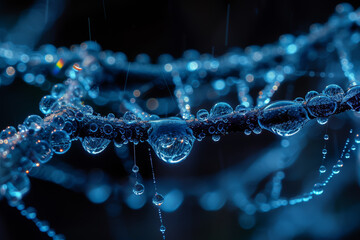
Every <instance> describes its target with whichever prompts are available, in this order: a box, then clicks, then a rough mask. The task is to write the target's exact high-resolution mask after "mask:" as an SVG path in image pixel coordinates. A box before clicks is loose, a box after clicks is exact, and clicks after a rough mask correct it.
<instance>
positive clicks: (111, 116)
mask: <svg viewBox="0 0 360 240" xmlns="http://www.w3.org/2000/svg"><path fill="white" fill-rule="evenodd" d="M107 118H108V119H109V120H114V119H115V114H113V113H109V114H108V115H107Z"/></svg>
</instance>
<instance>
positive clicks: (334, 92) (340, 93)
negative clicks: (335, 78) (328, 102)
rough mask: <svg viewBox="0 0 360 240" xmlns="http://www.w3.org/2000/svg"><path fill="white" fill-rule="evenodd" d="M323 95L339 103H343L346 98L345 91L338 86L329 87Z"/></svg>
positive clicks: (331, 85)
mask: <svg viewBox="0 0 360 240" xmlns="http://www.w3.org/2000/svg"><path fill="white" fill-rule="evenodd" d="M323 93H324V94H325V95H327V96H329V97H330V98H332V99H334V100H335V101H337V102H339V101H341V100H342V99H343V97H344V90H343V89H342V88H341V87H340V86H339V85H336V84H330V85H328V86H327V87H326V88H325V89H324V91H323Z"/></svg>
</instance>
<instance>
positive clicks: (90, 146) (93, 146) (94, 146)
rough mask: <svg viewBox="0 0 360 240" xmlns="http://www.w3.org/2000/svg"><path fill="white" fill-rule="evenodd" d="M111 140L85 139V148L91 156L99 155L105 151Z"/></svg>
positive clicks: (83, 142)
mask: <svg viewBox="0 0 360 240" xmlns="http://www.w3.org/2000/svg"><path fill="white" fill-rule="evenodd" d="M109 143H110V140H109V139H106V138H96V137H85V138H84V139H83V140H82V145H83V148H84V149H85V150H86V151H87V152H88V153H91V154H98V153H101V152H102V151H104V150H105V148H106V147H107V146H108V145H109Z"/></svg>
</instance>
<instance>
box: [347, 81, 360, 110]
mask: <svg viewBox="0 0 360 240" xmlns="http://www.w3.org/2000/svg"><path fill="white" fill-rule="evenodd" d="M343 102H345V103H347V105H349V106H350V107H351V108H352V109H353V110H355V111H360V86H355V87H352V88H350V89H349V90H348V91H347V92H346V95H345V97H344V99H343Z"/></svg>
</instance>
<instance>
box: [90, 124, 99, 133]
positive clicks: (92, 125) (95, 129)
mask: <svg viewBox="0 0 360 240" xmlns="http://www.w3.org/2000/svg"><path fill="white" fill-rule="evenodd" d="M89 130H90V132H96V131H97V130H98V125H97V124H96V123H90V126H89Z"/></svg>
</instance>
